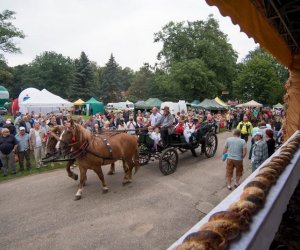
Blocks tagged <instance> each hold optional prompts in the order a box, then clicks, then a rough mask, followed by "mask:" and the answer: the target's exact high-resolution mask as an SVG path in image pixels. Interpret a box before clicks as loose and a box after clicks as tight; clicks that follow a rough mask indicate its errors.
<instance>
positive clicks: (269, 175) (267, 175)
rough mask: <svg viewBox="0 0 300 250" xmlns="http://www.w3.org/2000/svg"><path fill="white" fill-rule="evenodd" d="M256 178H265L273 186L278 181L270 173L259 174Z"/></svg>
mask: <svg viewBox="0 0 300 250" xmlns="http://www.w3.org/2000/svg"><path fill="white" fill-rule="evenodd" d="M256 176H257V177H264V178H266V179H268V180H269V181H270V183H271V185H272V184H274V183H275V182H276V180H277V178H275V177H274V176H273V175H271V174H268V173H259V172H258V174H257V175H256Z"/></svg>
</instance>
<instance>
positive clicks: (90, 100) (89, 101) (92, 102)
mask: <svg viewBox="0 0 300 250" xmlns="http://www.w3.org/2000/svg"><path fill="white" fill-rule="evenodd" d="M95 103H101V104H103V103H102V102H99V101H97V100H96V99H95V98H94V97H91V98H90V99H89V100H88V101H86V102H85V104H95Z"/></svg>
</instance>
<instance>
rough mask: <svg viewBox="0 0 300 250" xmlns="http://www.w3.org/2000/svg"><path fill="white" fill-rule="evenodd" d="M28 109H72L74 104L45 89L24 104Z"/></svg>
mask: <svg viewBox="0 0 300 250" xmlns="http://www.w3.org/2000/svg"><path fill="white" fill-rule="evenodd" d="M22 104H23V105H24V106H26V107H37V106H38V107H71V106H73V104H72V103H71V102H69V101H67V100H65V99H63V98H61V97H60V96H58V95H55V94H53V93H51V92H49V91H48V90H46V89H43V90H42V91H40V92H39V93H37V94H34V95H32V96H31V97H30V98H29V99H27V100H25V101H23V102H22Z"/></svg>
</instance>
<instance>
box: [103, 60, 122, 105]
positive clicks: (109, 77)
mask: <svg viewBox="0 0 300 250" xmlns="http://www.w3.org/2000/svg"><path fill="white" fill-rule="evenodd" d="M121 85H122V84H121V76H120V67H119V65H118V64H117V62H116V60H115V58H114V56H113V54H111V55H110V58H109V60H108V62H107V63H106V66H105V67H104V69H103V72H102V79H101V100H103V101H104V103H109V102H117V101H120V100H121V99H122V96H121V90H122V88H121Z"/></svg>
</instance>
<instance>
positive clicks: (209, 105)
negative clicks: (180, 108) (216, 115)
mask: <svg viewBox="0 0 300 250" xmlns="http://www.w3.org/2000/svg"><path fill="white" fill-rule="evenodd" d="M195 106H197V107H199V108H203V109H206V110H225V108H224V107H223V106H222V105H220V104H219V103H217V102H216V101H215V100H214V99H204V100H203V101H202V102H201V103H199V104H198V105H195Z"/></svg>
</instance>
